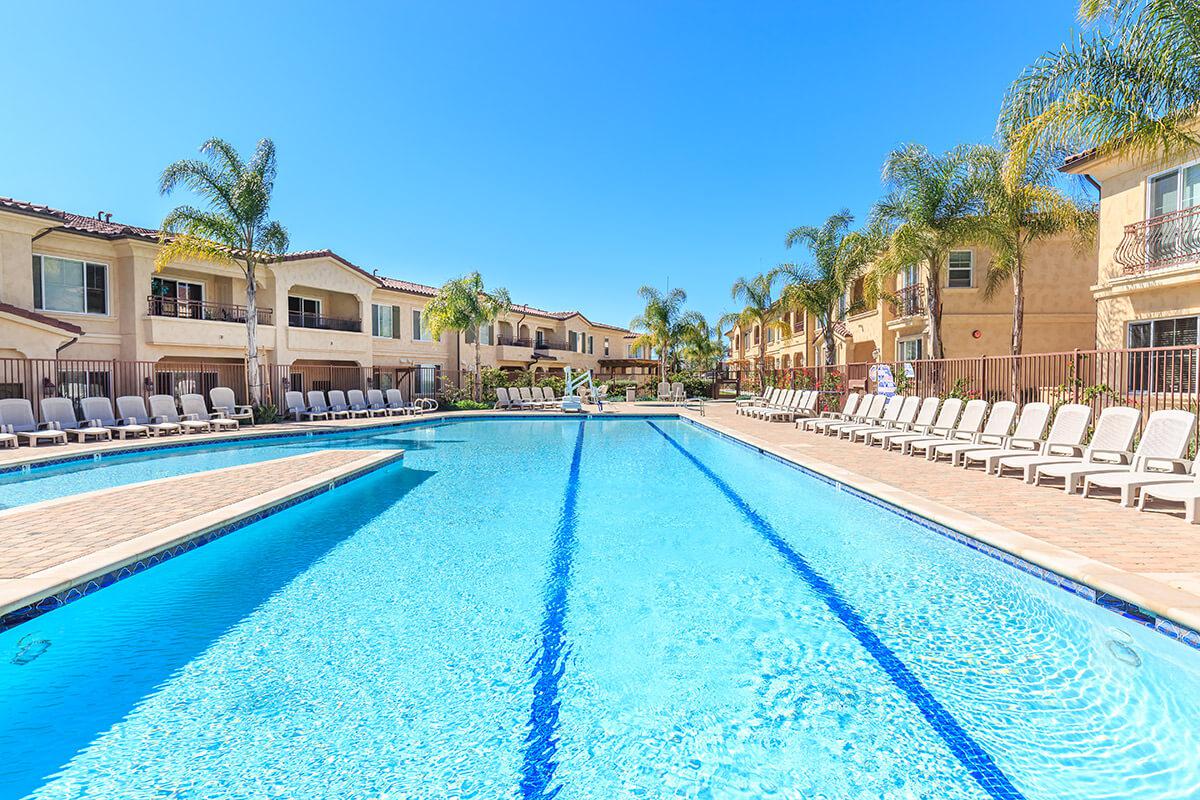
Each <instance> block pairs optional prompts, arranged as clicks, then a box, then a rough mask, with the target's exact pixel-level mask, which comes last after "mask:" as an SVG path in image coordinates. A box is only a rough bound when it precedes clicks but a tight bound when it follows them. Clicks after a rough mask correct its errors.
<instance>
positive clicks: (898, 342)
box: [896, 336, 925, 361]
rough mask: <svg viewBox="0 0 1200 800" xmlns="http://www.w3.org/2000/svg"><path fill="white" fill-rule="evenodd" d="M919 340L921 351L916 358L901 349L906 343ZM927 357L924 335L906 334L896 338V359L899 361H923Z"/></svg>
mask: <svg viewBox="0 0 1200 800" xmlns="http://www.w3.org/2000/svg"><path fill="white" fill-rule="evenodd" d="M912 342H917V343H918V345H919V346H920V348H921V353H920V355H918V356H917V357H916V358H909V357H908V356H907V355H905V354H902V353H901V352H900V351H901V350H902V349H903V348H904V346H905V345H907V344H911V343H912ZM924 358H925V337H924V336H905V337H903V338H900V339H897V340H896V360H897V361H921V360H922V359H924Z"/></svg>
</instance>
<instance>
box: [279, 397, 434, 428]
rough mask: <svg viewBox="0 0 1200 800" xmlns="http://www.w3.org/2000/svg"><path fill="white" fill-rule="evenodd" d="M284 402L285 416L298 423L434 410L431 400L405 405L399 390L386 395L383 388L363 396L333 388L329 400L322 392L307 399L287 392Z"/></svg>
mask: <svg viewBox="0 0 1200 800" xmlns="http://www.w3.org/2000/svg"><path fill="white" fill-rule="evenodd" d="M283 399H284V405H285V406H286V407H287V412H286V413H287V415H288V416H290V417H292V418H294V419H296V420H297V421H299V420H305V419H350V418H353V417H389V416H403V415H405V414H423V413H425V412H426V411H433V410H436V409H437V403H436V402H434V401H433V400H426V399H424V398H418V399H417V401H416V402H408V401H407V400H405V399H404V394H403V393H402V392H401V391H400V390H399V389H388V390H387V393H386V396H385V394H384V390H382V389H368V390H367V392H366V394H365V395H364V394H363V391H362V390H361V389H351V390H350V391H348V392H343V391H342V390H341V389H332V390H330V392H329V399H328V400H326V398H325V392H322V391H319V390H315V389H314V390H313V391H310V392H309V393H308V396H307V398H306V397H305V395H304V394H303V393H301V392H286V393H285V394H284V398H283Z"/></svg>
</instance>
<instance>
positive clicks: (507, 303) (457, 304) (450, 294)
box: [425, 272, 512, 400]
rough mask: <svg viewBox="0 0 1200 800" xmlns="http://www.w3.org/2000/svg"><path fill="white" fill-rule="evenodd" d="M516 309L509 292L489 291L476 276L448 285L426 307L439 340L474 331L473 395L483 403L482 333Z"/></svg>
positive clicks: (464, 277) (431, 325)
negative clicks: (445, 335) (449, 334)
mask: <svg viewBox="0 0 1200 800" xmlns="http://www.w3.org/2000/svg"><path fill="white" fill-rule="evenodd" d="M511 309H512V300H511V299H510V298H509V296H508V290H507V289H493V290H492V291H490V292H489V291H487V290H486V289H485V288H484V285H483V277H482V276H481V275H480V274H479V273H478V272H472V273H471V274H469V275H464V276H463V277H461V278H457V279H455V280H451V281H446V282H445V283H444V284H442V288H440V289H438V291H437V294H435V295H434V296H433V299H432V300H430V301H429V302H428V303H427V304H426V305H425V319H427V320H428V321H429V332H430V334H432V335H433V338H435V339H437V338H439V337H440V336H441V335H442V332H443V331H460V332H466V331H471V332H473V333H474V334H475V380H474V381H472V394H473V396H474V397H475V399H476V400H478V399H479V396H480V389H481V388H482V382H481V381H480V380H479V377H480V375H481V359H480V355H479V338H480V337H479V330H480V328H482V327H484V326H485V325H491V324H492V323H493V322H495V321H496V320H497V319H499V318H500V317H501V316H502V315H504V314H507V313H508V312H509V311H510V310H511Z"/></svg>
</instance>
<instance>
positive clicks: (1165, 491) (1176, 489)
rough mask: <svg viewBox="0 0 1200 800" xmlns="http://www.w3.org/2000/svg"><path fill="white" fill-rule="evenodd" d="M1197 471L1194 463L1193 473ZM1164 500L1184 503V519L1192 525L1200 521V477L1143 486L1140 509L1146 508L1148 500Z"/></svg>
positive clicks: (1139, 501)
mask: <svg viewBox="0 0 1200 800" xmlns="http://www.w3.org/2000/svg"><path fill="white" fill-rule="evenodd" d="M1195 471H1196V466H1195V464H1193V465H1192V472H1193V474H1194V473H1195ZM1151 499H1153V500H1162V501H1164V502H1167V503H1181V504H1183V519H1184V521H1186V522H1188V523H1189V524H1191V525H1195V524H1197V523H1198V522H1200V479H1197V478H1195V477H1193V478H1192V479H1191V480H1188V481H1176V482H1172V483H1156V484H1152V485H1150V486H1145V487H1143V488H1142V496H1141V499H1140V500H1138V510H1139V511H1145V510H1146V501H1147V500H1151Z"/></svg>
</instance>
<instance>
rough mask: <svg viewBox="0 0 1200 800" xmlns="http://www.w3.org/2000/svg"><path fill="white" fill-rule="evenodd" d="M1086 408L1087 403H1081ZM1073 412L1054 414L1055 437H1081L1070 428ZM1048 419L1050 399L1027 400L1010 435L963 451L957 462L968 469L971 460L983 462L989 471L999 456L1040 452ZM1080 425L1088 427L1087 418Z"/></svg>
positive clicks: (993, 467) (1080, 434) (976, 462)
mask: <svg viewBox="0 0 1200 800" xmlns="http://www.w3.org/2000/svg"><path fill="white" fill-rule="evenodd" d="M1080 408H1084V409H1085V412H1086V408H1087V407H1086V406H1080ZM1074 419H1075V417H1074V412H1072V411H1068V412H1067V413H1066V414H1063V413H1062V410H1061V409H1060V413H1059V415H1058V416H1056V417H1055V424H1056V425H1057V429H1056V430H1053V432H1054V435H1055V436H1056V437H1057V438H1056V439H1055V441H1057V442H1065V441H1066V440H1068V439H1069V438H1070V437H1076V436H1077V437H1079V438H1080V439H1081V438H1082V437H1083V433H1082V431H1080V432H1079V433H1075V432H1074V429H1073V427H1072V426H1073V424H1074V423H1073V422H1072V420H1074ZM1049 420H1050V404H1049V403H1041V402H1036V403H1026V404H1025V407H1024V408H1022V409H1021V416H1020V418H1019V419H1018V420H1017V427H1016V430H1014V431H1013V434H1012V436H1008V437H1005V439H1004V441H1003V442H1001V443H1000V445H999V446H995V447H984V448H980V449H977V450H967V451H965V452H964V453H963V454H962V457H961V458H960V460H959V463H960V464H962V465H963V467H964V468H966V469H970V468H971V465H972V464H983V471H984V472H992V471H993V470H994V469H995V468H996V464H997V463H998V462H999V460H1000V459H1002V458H1005V457H1007V456H1015V455H1028V454H1030V453H1036V452H1040V451H1041V450H1042V449H1043V448H1044V447H1045V446H1046V444H1045V443H1046V441H1048V438H1047V439H1043V438H1042V437H1043V436H1045V434H1046V423H1047V422H1048V421H1049ZM1083 426H1084V427H1085V428H1086V427H1087V418H1086V414H1085V418H1084V421H1083Z"/></svg>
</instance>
